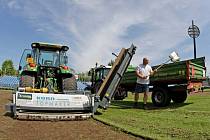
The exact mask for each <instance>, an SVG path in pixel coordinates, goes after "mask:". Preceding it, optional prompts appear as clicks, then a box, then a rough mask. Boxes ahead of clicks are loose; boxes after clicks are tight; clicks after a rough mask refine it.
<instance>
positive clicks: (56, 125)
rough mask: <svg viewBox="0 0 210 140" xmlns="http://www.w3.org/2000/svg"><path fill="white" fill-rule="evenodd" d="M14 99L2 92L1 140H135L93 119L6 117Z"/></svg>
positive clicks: (8, 93) (0, 111) (0, 97)
mask: <svg viewBox="0 0 210 140" xmlns="http://www.w3.org/2000/svg"><path fill="white" fill-rule="evenodd" d="M11 99H12V94H11V91H2V90H0V140H9V139H16V140H23V139H24V140H40V139H45V140H52V139H56V140H61V139H62V140H70V139H74V140H79V139H82V140H83V139H86V140H88V139H90V140H92V139H94V140H97V139H98V140H99V139H100V140H117V139H119V140H135V139H139V138H136V137H134V136H131V135H128V134H125V133H123V132H120V131H118V130H115V129H114V128H112V127H110V126H106V125H104V124H102V123H100V122H97V121H95V120H93V119H89V120H85V121H58V122H49V121H19V120H14V119H12V118H11V117H8V116H6V115H5V109H4V105H5V104H6V103H9V102H10V101H11Z"/></svg>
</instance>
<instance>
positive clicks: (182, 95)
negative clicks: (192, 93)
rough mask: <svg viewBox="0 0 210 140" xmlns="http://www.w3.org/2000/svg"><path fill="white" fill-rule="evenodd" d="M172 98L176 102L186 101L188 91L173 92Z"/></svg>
mask: <svg viewBox="0 0 210 140" xmlns="http://www.w3.org/2000/svg"><path fill="white" fill-rule="evenodd" d="M171 99H172V100H173V102H174V103H184V102H185V101H186V99H187V91H182V92H176V93H173V94H172V96H171Z"/></svg>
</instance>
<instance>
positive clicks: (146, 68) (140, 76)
mask: <svg viewBox="0 0 210 140" xmlns="http://www.w3.org/2000/svg"><path fill="white" fill-rule="evenodd" d="M155 72H156V70H155V71H153V70H152V68H151V66H150V65H149V60H148V59H147V58H143V64H140V65H139V66H138V67H137V68H136V75H137V84H136V87H135V96H134V107H135V108H136V107H137V106H138V99H139V93H142V92H143V93H144V98H143V109H148V107H147V98H148V92H149V77H150V76H151V75H153V74H154V73H155Z"/></svg>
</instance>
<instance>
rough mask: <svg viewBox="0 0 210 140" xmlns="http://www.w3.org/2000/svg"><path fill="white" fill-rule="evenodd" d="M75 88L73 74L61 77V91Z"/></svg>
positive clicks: (75, 83) (75, 82)
mask: <svg viewBox="0 0 210 140" xmlns="http://www.w3.org/2000/svg"><path fill="white" fill-rule="evenodd" d="M70 90H77V81H76V78H75V76H72V77H70V78H69V77H68V78H63V91H70Z"/></svg>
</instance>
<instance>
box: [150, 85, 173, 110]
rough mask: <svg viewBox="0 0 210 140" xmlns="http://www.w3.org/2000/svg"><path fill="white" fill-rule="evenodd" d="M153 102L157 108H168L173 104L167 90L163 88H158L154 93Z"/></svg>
mask: <svg viewBox="0 0 210 140" xmlns="http://www.w3.org/2000/svg"><path fill="white" fill-rule="evenodd" d="M152 102H153V104H154V105H155V106H160V107H163V106H167V105H169V104H170V102H171V97H170V95H169V94H168V92H167V90H165V89H163V88H156V89H154V91H153V92H152Z"/></svg>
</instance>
